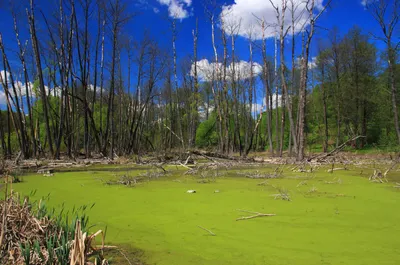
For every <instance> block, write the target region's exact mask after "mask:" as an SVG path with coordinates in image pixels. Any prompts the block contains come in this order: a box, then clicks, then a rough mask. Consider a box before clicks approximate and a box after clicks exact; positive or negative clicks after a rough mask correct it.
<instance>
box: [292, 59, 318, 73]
mask: <svg viewBox="0 0 400 265" xmlns="http://www.w3.org/2000/svg"><path fill="white" fill-rule="evenodd" d="M300 60H301V57H297V58H296V61H295V65H296V67H298V68H300V63H301V61H300ZM317 66H318V65H317V57H315V56H314V57H311V60H309V61H308V69H309V70H312V69H314V68H316V67H317Z"/></svg>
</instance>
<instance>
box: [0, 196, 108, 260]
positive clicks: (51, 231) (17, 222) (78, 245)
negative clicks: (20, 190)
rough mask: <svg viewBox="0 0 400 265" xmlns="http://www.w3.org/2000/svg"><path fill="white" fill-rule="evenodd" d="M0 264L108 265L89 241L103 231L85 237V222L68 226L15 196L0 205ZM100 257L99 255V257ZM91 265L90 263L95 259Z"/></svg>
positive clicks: (62, 219)
mask: <svg viewBox="0 0 400 265" xmlns="http://www.w3.org/2000/svg"><path fill="white" fill-rule="evenodd" d="M0 214H1V216H0V227H1V234H0V264H7V265H8V264H10V265H11V264H18V265H28V264H29V265H42V264H43V265H44V264H46V265H58V264H62V265H65V264H70V265H89V264H108V263H107V261H106V260H104V259H103V257H102V255H101V253H100V251H97V250H96V249H94V248H93V247H92V241H93V239H94V237H95V236H96V235H99V234H102V231H101V230H100V231H98V232H97V233H95V234H93V235H90V236H87V231H86V227H87V223H88V222H87V218H86V217H84V216H83V217H79V218H75V219H72V222H68V218H66V216H64V215H63V214H60V215H59V216H57V217H56V215H54V211H53V212H50V211H48V210H47V208H46V207H45V206H44V204H42V202H41V201H40V202H39V203H36V204H35V203H30V202H29V200H28V199H24V200H23V201H22V200H21V199H20V198H19V197H18V196H16V195H10V196H9V197H8V198H7V199H6V200H2V201H0ZM99 253H100V254H99ZM95 255H97V257H95V259H94V263H92V262H89V257H90V256H93V257H94V256H95Z"/></svg>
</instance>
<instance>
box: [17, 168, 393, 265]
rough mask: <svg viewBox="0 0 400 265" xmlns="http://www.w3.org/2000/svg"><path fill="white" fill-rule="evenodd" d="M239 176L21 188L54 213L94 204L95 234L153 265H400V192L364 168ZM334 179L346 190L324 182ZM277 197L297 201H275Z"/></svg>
mask: <svg viewBox="0 0 400 265" xmlns="http://www.w3.org/2000/svg"><path fill="white" fill-rule="evenodd" d="M170 169H174V170H176V168H175V167H171V168H170ZM257 170H260V168H257ZM262 170H264V171H272V169H270V168H269V169H268V168H264V169H262ZM236 171H237V170H232V171H230V172H228V173H229V174H227V176H226V177H222V178H218V179H217V181H216V182H211V183H207V184H201V183H198V182H197V180H196V179H195V178H193V177H191V176H183V175H182V172H183V171H175V173H174V174H173V176H170V177H165V178H160V179H158V180H154V181H151V182H146V183H142V184H140V185H139V186H137V187H134V188H129V187H125V186H119V185H111V186H107V185H104V184H103V183H102V182H101V181H99V178H105V179H110V178H113V176H112V174H113V173H112V172H106V171H101V172H100V171H99V172H95V171H87V172H60V173H55V175H54V176H53V177H48V178H46V177H43V176H41V175H37V174H34V175H27V176H25V177H24V182H21V183H17V184H14V185H13V188H14V190H16V191H18V192H20V193H22V194H26V195H27V194H29V193H30V192H31V191H32V190H37V192H36V195H35V196H37V197H39V196H46V195H48V194H49V193H50V198H51V199H50V201H49V203H50V204H51V206H58V205H61V204H63V203H65V207H67V208H68V207H70V208H72V207H73V206H79V205H83V204H91V203H93V202H95V203H96V206H95V207H94V208H93V209H92V210H90V211H88V213H87V214H88V215H89V216H90V220H89V222H90V223H92V224H96V227H95V228H93V230H94V229H98V228H100V229H101V228H104V227H105V226H107V228H108V229H107V237H106V240H107V243H108V244H118V245H124V246H131V247H135V248H139V249H141V250H143V252H144V257H143V259H144V260H145V262H146V263H148V264H159V265H163V264H273V265H278V264H300V265H301V264H307V265H310V264H332V265H333V264H352V265H358V264H359V265H361V264H399V263H400V248H399V247H398V243H399V242H400V222H399V221H400V211H399V198H400V192H399V191H397V190H396V189H394V188H392V186H393V185H391V184H390V183H388V184H377V183H370V182H369V181H368V179H367V178H365V177H366V175H367V171H366V170H364V173H363V174H364V178H363V177H361V176H360V174H359V173H360V170H359V169H354V170H349V171H336V172H334V173H333V174H330V173H326V169H324V170H320V171H318V172H317V173H316V174H313V176H312V178H311V177H310V175H309V174H307V173H288V172H289V170H288V169H287V168H286V169H285V171H284V178H282V179H271V180H268V181H267V183H266V185H257V184H258V183H260V182H263V180H257V179H247V178H244V177H238V176H236V174H235V172H236ZM246 171H248V170H247V169H246ZM141 172H143V171H141V170H136V171H132V173H131V174H139V173H141ZM118 174H120V173H118ZM396 174H398V173H397V172H393V173H392V175H396ZM335 177H336V178H340V179H341V184H339V183H337V184H327V183H325V181H328V182H329V181H332V180H333V179H334V178H335ZM173 180H178V181H173ZM304 180H307V181H306V182H304V184H306V185H299V183H300V182H301V181H304ZM298 185H299V186H298ZM189 189H194V190H196V191H197V193H195V194H188V193H186V191H187V190H189ZM278 189H284V190H286V191H287V192H288V193H289V194H290V198H291V201H285V200H280V199H276V200H275V199H274V196H271V195H274V194H277V193H278V191H277V190H278ZM215 190H219V191H220V192H219V193H214V191H215ZM310 190H312V192H310ZM237 209H243V210H248V211H254V212H261V213H274V214H276V216H272V217H260V218H254V219H250V220H243V221H236V219H237V218H239V217H242V216H248V215H251V214H247V213H244V212H240V211H238V210H237ZM198 226H201V227H204V228H206V229H209V230H211V231H212V232H213V233H215V234H216V236H212V235H211V234H210V233H208V232H207V231H205V230H203V229H200V228H199V227H198Z"/></svg>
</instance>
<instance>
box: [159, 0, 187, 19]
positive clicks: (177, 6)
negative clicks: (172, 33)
mask: <svg viewBox="0 0 400 265" xmlns="http://www.w3.org/2000/svg"><path fill="white" fill-rule="evenodd" d="M157 1H158V2H159V3H160V4H161V5H165V6H168V14H169V16H170V17H172V18H176V19H184V18H187V17H188V16H189V11H188V9H189V7H190V6H191V5H192V0H157ZM153 10H154V12H155V13H158V11H159V10H158V9H157V8H155V9H153Z"/></svg>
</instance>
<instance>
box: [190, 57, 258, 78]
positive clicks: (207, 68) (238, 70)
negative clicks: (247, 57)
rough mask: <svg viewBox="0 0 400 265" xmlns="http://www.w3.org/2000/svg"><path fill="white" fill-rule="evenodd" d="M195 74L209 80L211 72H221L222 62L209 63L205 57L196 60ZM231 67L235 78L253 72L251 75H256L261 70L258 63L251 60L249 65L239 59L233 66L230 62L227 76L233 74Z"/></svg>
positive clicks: (247, 75) (243, 76)
mask: <svg viewBox="0 0 400 265" xmlns="http://www.w3.org/2000/svg"><path fill="white" fill-rule="evenodd" d="M196 64H197V75H198V77H199V79H200V80H201V81H211V80H212V77H213V74H214V75H215V76H217V75H218V74H222V70H223V69H222V67H223V66H222V64H221V63H218V64H216V63H210V62H209V61H208V60H207V59H203V60H200V61H198V62H197V63H196ZM194 66H195V65H194V64H193V65H192V68H191V75H192V76H193V75H194ZM233 69H235V76H236V79H241V80H243V79H248V78H250V77H251V75H252V74H253V77H255V76H258V75H259V74H260V73H261V72H262V66H261V65H260V64H258V63H255V62H253V66H251V63H250V62H246V61H239V62H236V63H235V68H233V65H232V64H230V65H229V66H228V69H227V76H228V78H229V77H232V76H233Z"/></svg>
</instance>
